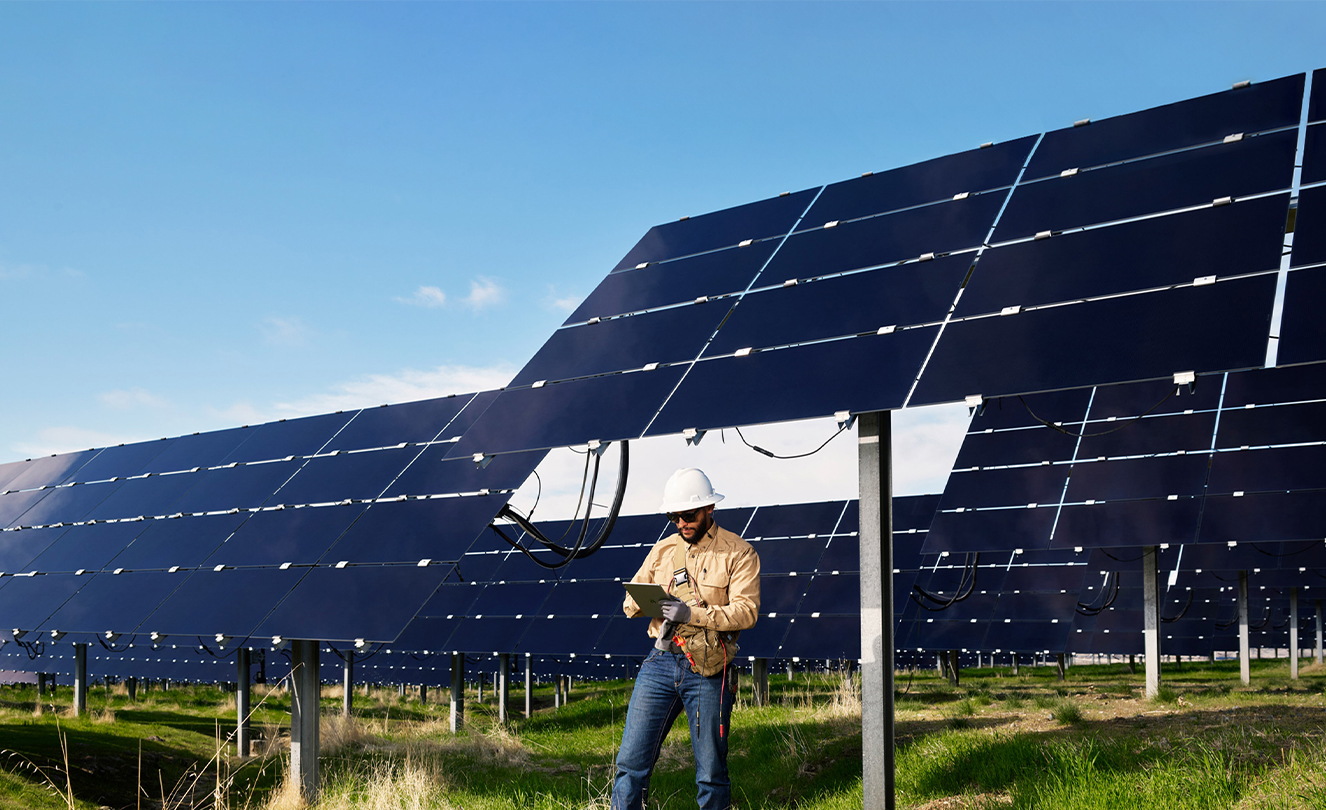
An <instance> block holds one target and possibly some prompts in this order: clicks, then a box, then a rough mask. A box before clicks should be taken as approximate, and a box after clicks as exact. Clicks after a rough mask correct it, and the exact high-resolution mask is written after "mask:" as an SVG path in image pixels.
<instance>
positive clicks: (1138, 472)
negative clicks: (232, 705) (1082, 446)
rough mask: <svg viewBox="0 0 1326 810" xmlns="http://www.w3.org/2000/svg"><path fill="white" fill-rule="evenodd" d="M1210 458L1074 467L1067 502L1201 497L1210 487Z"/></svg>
mask: <svg viewBox="0 0 1326 810" xmlns="http://www.w3.org/2000/svg"><path fill="white" fill-rule="evenodd" d="M1208 463H1210V460H1209V457H1208V456H1207V455H1206V454H1204V453H1203V454H1201V455H1190V456H1189V455H1184V456H1159V457H1154V458H1131V459H1123V460H1120V461H1097V462H1088V463H1083V462H1079V463H1077V464H1074V465H1073V477H1072V478H1071V479H1070V480H1069V482H1068V494H1067V495H1066V496H1065V500H1066V501H1068V502H1070V503H1080V502H1082V501H1087V500H1094V501H1106V500H1119V499H1125V498H1164V497H1168V496H1170V495H1180V496H1183V495H1201V494H1202V489H1203V487H1204V486H1205V484H1206V468H1207V464H1208Z"/></svg>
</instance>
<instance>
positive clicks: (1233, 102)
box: [1025, 73, 1304, 179]
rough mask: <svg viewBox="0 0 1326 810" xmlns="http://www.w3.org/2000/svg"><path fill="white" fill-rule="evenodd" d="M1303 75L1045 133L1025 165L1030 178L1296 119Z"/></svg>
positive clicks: (1174, 147)
mask: <svg viewBox="0 0 1326 810" xmlns="http://www.w3.org/2000/svg"><path fill="white" fill-rule="evenodd" d="M1303 79H1304V74H1302V73H1298V74H1295V75H1293V76H1286V77H1284V78H1283V79H1275V80H1273V81H1269V82H1259V83H1257V84H1254V85H1252V86H1249V87H1240V88H1238V89H1235V90H1226V91H1224V92H1221V93H1213V94H1211V95H1207V96H1199V97H1197V98H1191V99H1186V100H1184V101H1178V102H1175V103H1173V104H1166V105H1164V106H1161V107H1152V108H1151V109H1148V110H1142V111H1141V112H1135V113H1131V114H1128V115H1120V116H1116V117H1114V118H1106V119H1103V120H1100V121H1092V122H1091V124H1090V125H1088V126H1082V127H1068V128H1066V129H1059V130H1054V131H1053V132H1047V133H1045V137H1044V138H1043V139H1042V140H1041V142H1040V145H1039V146H1037V147H1036V153H1035V154H1034V155H1033V156H1032V158H1031V162H1030V163H1029V164H1028V165H1027V172H1026V175H1025V176H1026V177H1027V179H1032V178H1036V177H1044V176H1046V175H1049V174H1058V173H1059V172H1061V171H1063V170H1064V169H1073V168H1086V167H1088V166H1099V165H1101V164H1104V163H1112V162H1114V161H1116V160H1127V159H1129V158H1135V157H1141V156H1143V155H1150V154H1155V153H1157V152H1167V151H1169V150H1171V149H1182V148H1184V147H1189V146H1196V145H1198V144H1202V143H1210V142H1212V141H1218V140H1221V139H1222V138H1224V137H1225V136H1226V135H1234V134H1236V133H1240V132H1246V133H1249V134H1251V133H1253V132H1261V131H1263V130H1268V129H1277V128H1279V127H1288V126H1293V125H1294V124H1297V123H1298V119H1299V114H1300V112H1301V111H1302V109H1303Z"/></svg>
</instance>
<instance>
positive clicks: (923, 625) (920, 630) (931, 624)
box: [906, 614, 990, 650]
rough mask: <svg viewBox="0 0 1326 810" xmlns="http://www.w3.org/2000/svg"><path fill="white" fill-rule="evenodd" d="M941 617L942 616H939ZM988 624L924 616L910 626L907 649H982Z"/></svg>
mask: <svg viewBox="0 0 1326 810" xmlns="http://www.w3.org/2000/svg"><path fill="white" fill-rule="evenodd" d="M941 615H942V614H941ZM989 628H990V624H989V622H975V623H973V622H971V621H970V620H963V621H946V620H944V619H943V618H934V617H933V616H926V617H925V619H923V620H920V621H917V622H916V623H915V624H913V625H912V632H911V635H910V636H909V637H908V639H907V642H906V644H907V646H908V647H924V648H927V649H931V650H952V649H959V648H964V649H977V650H980V649H984V648H985V633H986V631H987V630H989Z"/></svg>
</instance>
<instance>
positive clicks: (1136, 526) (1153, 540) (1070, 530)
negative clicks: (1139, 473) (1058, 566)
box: [1051, 497, 1201, 548]
mask: <svg viewBox="0 0 1326 810" xmlns="http://www.w3.org/2000/svg"><path fill="white" fill-rule="evenodd" d="M1200 512H1201V501H1200V500H1198V499H1196V498H1183V497H1181V498H1179V499H1178V500H1177V501H1171V500H1164V499H1162V500H1151V501H1112V502H1109V503H1096V504H1091V505H1086V506H1065V507H1064V508H1063V509H1062V510H1060V512H1059V524H1058V525H1057V526H1056V527H1055V530H1054V542H1053V543H1052V544H1051V546H1052V547H1053V548H1074V547H1076V546H1081V547H1083V548H1098V547H1102V546H1158V545H1160V544H1161V543H1173V544H1175V545H1177V544H1179V543H1191V542H1194V540H1195V539H1196V537H1197V518H1198V515H1199V514H1200Z"/></svg>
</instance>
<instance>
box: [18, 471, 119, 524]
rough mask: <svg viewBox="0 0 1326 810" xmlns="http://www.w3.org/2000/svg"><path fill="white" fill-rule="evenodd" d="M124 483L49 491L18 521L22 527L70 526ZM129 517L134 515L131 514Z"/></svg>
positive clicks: (82, 485)
mask: <svg viewBox="0 0 1326 810" xmlns="http://www.w3.org/2000/svg"><path fill="white" fill-rule="evenodd" d="M123 483H124V482H122V481H117V482H115V483H107V484H76V485H74V486H70V487H59V488H58V489H55V490H52V491H51V492H50V494H49V495H47V496H46V497H45V498H42V499H41V500H40V501H37V502H36V503H34V504H33V505H32V508H30V509H28V511H26V512H24V513H23V516H22V517H21V518H20V519H19V522H20V523H21V524H22V525H24V526H41V525H44V524H50V523H73V522H74V521H76V520H82V519H83V518H84V517H85V516H86V515H87V513H88V512H90V511H92V510H93V509H94V508H96V506H97V504H99V503H101V502H102V501H104V500H106V498H107V497H108V496H109V495H110V494H111V493H112V492H114V491H115V490H117V489H119V488H120V486H121V485H122V484H123ZM9 497H13V496H12V495H11V496H9ZM130 517H135V516H134V515H130Z"/></svg>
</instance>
